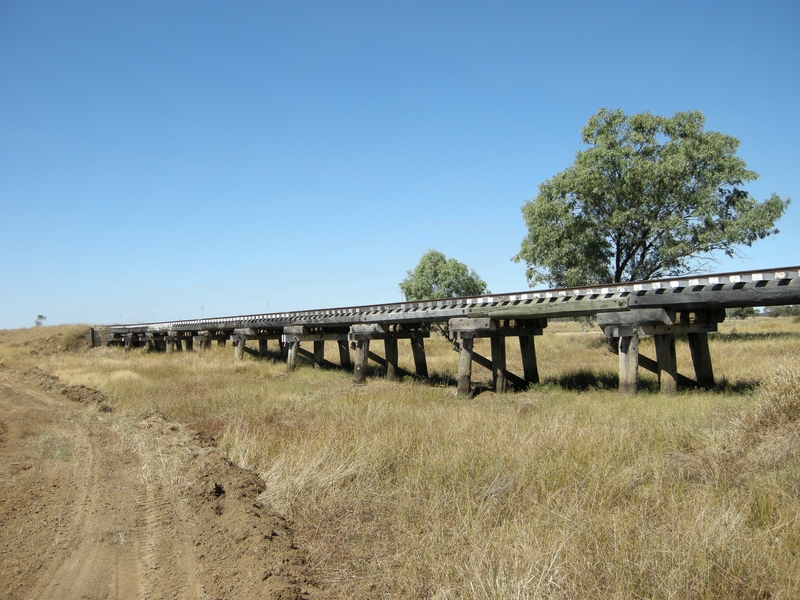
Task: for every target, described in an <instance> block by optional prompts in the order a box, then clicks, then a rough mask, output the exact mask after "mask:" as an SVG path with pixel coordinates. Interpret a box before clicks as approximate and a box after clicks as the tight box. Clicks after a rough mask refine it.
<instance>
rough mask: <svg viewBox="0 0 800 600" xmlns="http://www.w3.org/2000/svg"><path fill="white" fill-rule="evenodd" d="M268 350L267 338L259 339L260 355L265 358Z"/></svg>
mask: <svg viewBox="0 0 800 600" xmlns="http://www.w3.org/2000/svg"><path fill="white" fill-rule="evenodd" d="M268 350H269V348H268V347H267V340H258V356H259V357H261V358H264V357H265V356H266V355H267V351H268Z"/></svg>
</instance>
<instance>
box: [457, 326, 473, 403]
mask: <svg viewBox="0 0 800 600" xmlns="http://www.w3.org/2000/svg"><path fill="white" fill-rule="evenodd" d="M472 344H473V339H472V338H471V337H465V338H462V339H461V350H460V351H459V354H458V384H457V392H458V394H460V395H462V396H467V395H469V394H470V387H471V383H472Z"/></svg>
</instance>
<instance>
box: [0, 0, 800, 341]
mask: <svg viewBox="0 0 800 600" xmlns="http://www.w3.org/2000/svg"><path fill="white" fill-rule="evenodd" d="M798 83H800V3H798V2H796V1H786V2H768V1H759V2H755V1H754V2H733V1H725V2H699V1H692V2H679V1H670V2H652V1H647V2H645V1H642V2H606V1H595V2H576V1H573V2H569V1H568V2H440V1H425V2H411V1H403V2H392V1H377V0H376V1H371V2H348V1H344V2H332V1H331V2H310V1H299V2H288V1H287V2H275V3H273V2H253V3H250V2H224V3H223V2H181V1H159V2H140V1H137V2H96V3H95V2H81V1H77V2H61V1H59V2H28V1H24V2H23V1H13V2H9V1H7V0H0V286H2V287H0V328H16V327H28V326H31V325H32V324H33V320H34V318H35V317H36V315H37V314H38V313H42V314H44V315H46V316H47V318H48V320H47V323H48V324H52V323H70V322H74V323H79V322H84V323H93V324H102V323H116V322H118V321H119V320H120V315H121V316H122V320H123V321H124V322H138V321H154V320H168V319H182V318H196V317H199V316H200V315H201V307H203V312H204V314H205V316H207V317H208V316H219V315H228V314H242V313H252V312H264V311H269V312H273V311H280V310H300V309H305V308H323V307H329V306H342V305H352V304H366V303H377V302H387V301H398V300H400V294H399V291H398V282H400V280H401V279H402V278H403V277H404V276H405V273H406V270H407V269H409V268H412V267H413V266H414V265H415V264H416V263H417V261H418V260H419V258H420V256H421V255H422V254H423V253H424V252H425V251H426V250H427V249H428V248H435V249H437V250H440V251H441V252H444V253H445V254H446V255H447V256H449V257H454V258H456V259H458V260H460V261H462V262H465V263H466V264H468V265H469V266H470V267H472V268H473V269H475V270H476V271H477V272H478V273H479V274H480V275H481V276H482V277H483V279H485V280H486V282H487V283H488V284H489V287H490V288H491V290H492V291H493V292H510V291H518V290H522V289H526V288H527V284H526V281H525V274H524V271H525V269H524V265H523V264H515V263H512V262H511V260H510V259H511V257H512V256H513V255H514V254H515V253H516V252H517V251H518V249H519V244H520V242H521V240H522V238H523V237H524V235H525V227H524V223H523V221H522V216H521V213H520V208H521V206H522V204H523V202H524V201H525V200H526V199H529V198H533V197H534V196H535V195H536V191H537V186H538V185H539V184H540V183H541V182H542V181H544V180H545V179H547V178H548V177H551V176H552V175H554V174H556V173H557V172H559V171H561V170H562V169H564V168H565V167H567V166H568V165H569V164H570V163H571V162H572V160H573V158H574V154H575V152H576V151H577V150H580V149H581V145H580V134H579V132H580V129H581V127H582V126H583V125H584V124H585V123H586V121H587V120H588V118H589V117H590V116H591V115H592V114H594V113H595V112H596V111H597V110H598V109H599V108H601V107H607V108H622V109H623V110H624V111H626V112H628V113H633V112H640V111H650V112H652V113H655V114H662V115H672V114H673V113H675V112H676V111H681V110H700V111H702V112H703V113H704V114H705V116H706V119H707V121H706V128H707V129H709V130H716V131H721V132H724V133H727V134H730V135H733V136H735V137H737V138H739V140H740V141H741V146H740V149H739V155H740V156H741V157H742V158H743V159H744V160H745V161H746V162H747V164H748V166H749V167H750V168H751V169H753V170H755V171H756V172H758V173H759V174H760V175H761V178H760V179H759V180H758V181H756V182H754V183H752V184H750V185H749V186H748V188H747V189H748V190H749V191H750V192H751V193H752V194H753V195H754V196H755V197H757V198H759V199H763V198H765V197H767V196H768V195H769V194H770V193H772V192H775V193H778V194H779V195H781V196H782V197H787V196H788V197H792V198H794V199H795V202H794V203H793V204H792V205H791V206H790V208H789V211H788V213H787V214H786V215H785V216H784V218H783V219H782V220H781V221H780V222H779V228H780V229H781V230H782V233H781V234H780V235H779V236H777V237H776V238H774V239H771V240H767V241H762V242H758V243H757V244H756V245H754V246H753V247H752V248H751V249H746V253H747V254H748V255H749V257H750V258H749V260H747V261H744V262H743V261H741V260H722V261H721V263H720V264H719V266H718V270H719V271H725V270H742V269H750V268H765V267H774V266H785V265H796V264H798V263H800V251H799V250H800V242H798V233H797V232H798V229H799V228H800V173H799V170H798V166H800V151H798V141H799V140H800V120H799V119H798V112H799V111H798V109H800V85H798Z"/></svg>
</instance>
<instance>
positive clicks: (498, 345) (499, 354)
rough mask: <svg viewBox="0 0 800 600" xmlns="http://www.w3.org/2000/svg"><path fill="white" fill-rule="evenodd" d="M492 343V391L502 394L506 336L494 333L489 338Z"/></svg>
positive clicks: (504, 387) (504, 386) (504, 378)
mask: <svg viewBox="0 0 800 600" xmlns="http://www.w3.org/2000/svg"><path fill="white" fill-rule="evenodd" d="M489 339H490V340H491V344H492V380H493V381H494V391H495V392H496V393H498V394H504V393H505V391H506V336H504V335H502V334H500V335H494V336H492V337H491V338H489Z"/></svg>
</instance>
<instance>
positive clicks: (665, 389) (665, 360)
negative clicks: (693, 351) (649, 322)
mask: <svg viewBox="0 0 800 600" xmlns="http://www.w3.org/2000/svg"><path fill="white" fill-rule="evenodd" d="M653 341H654V342H655V346H656V362H657V363H658V382H659V385H660V386H661V393H662V394H674V393H676V392H677V391H678V360H677V357H676V355H675V334H673V333H666V334H663V335H656V336H653Z"/></svg>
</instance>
